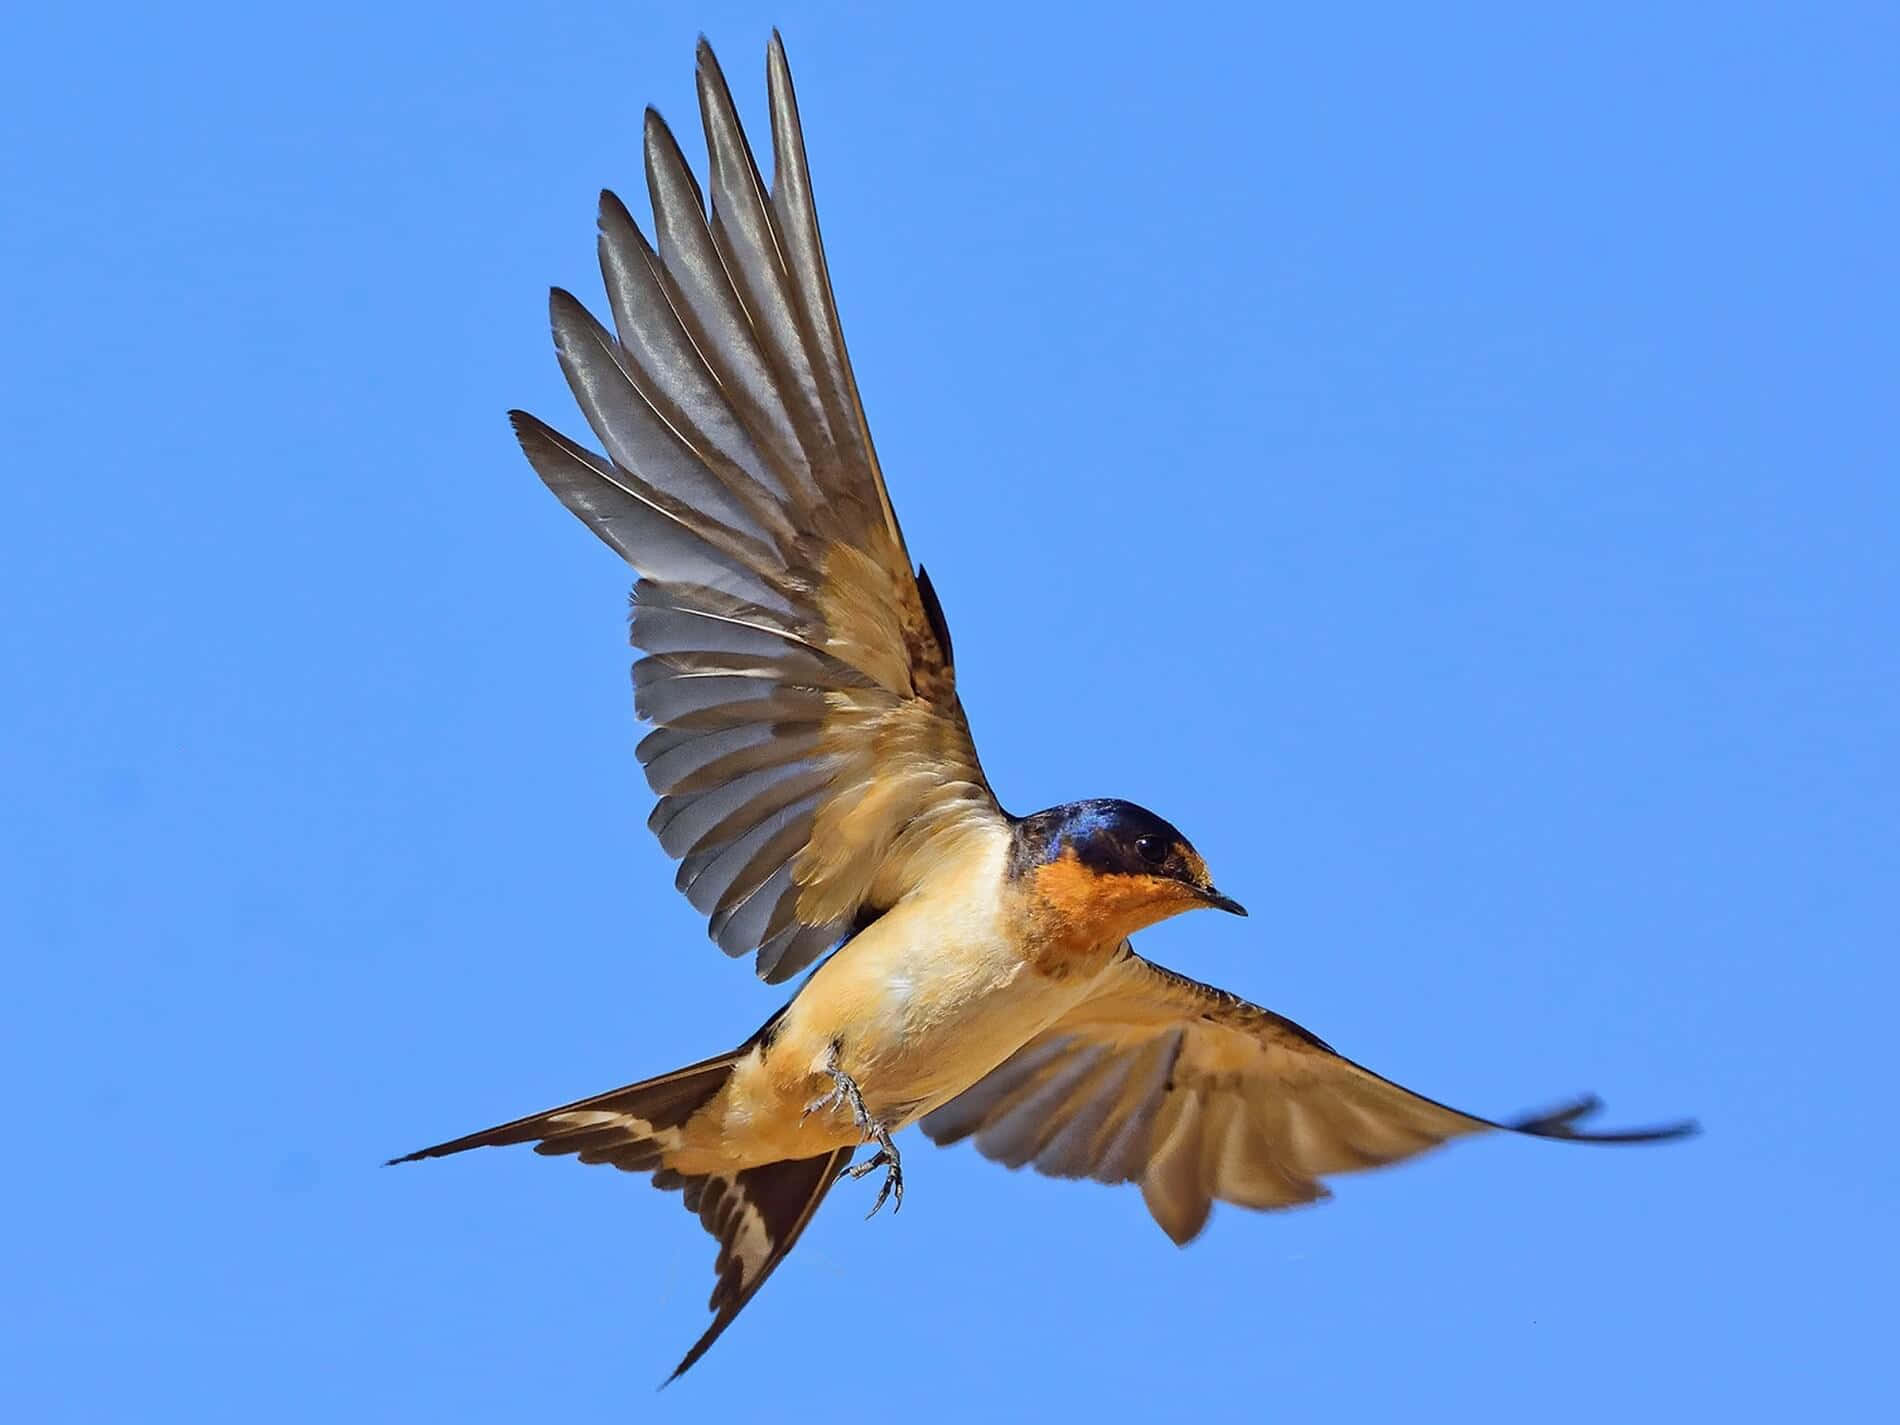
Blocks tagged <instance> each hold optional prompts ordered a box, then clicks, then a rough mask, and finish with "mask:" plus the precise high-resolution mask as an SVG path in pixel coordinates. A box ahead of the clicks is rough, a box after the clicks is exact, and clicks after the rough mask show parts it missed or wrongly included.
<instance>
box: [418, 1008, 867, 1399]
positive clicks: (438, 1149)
mask: <svg viewBox="0 0 1900 1425" xmlns="http://www.w3.org/2000/svg"><path fill="white" fill-rule="evenodd" d="M763 1032H764V1031H761V1033H763ZM751 1047H752V1042H751V1041H749V1042H748V1043H746V1044H745V1045H742V1046H741V1047H740V1048H738V1049H735V1050H733V1051H732V1052H731V1053H730V1054H721V1055H720V1056H719V1057H718V1058H716V1059H707V1060H705V1061H704V1062H703V1063H698V1064H692V1065H689V1066H688V1067H686V1068H684V1069H675V1070H674V1071H673V1072H672V1073H670V1074H662V1075H660V1077H659V1078H657V1079H648V1080H646V1082H644V1083H638V1084H629V1085H627V1087H625V1088H620V1089H613V1090H611V1091H609V1092H607V1093H603V1094H596V1095H594V1097H592V1098H584V1099H581V1100H579V1101H578V1102H576V1103H570V1104H564V1105H563V1106H561V1107H560V1108H551V1109H549V1110H548V1111H547V1112H545V1113H535V1114H530V1115H529V1116H528V1117H526V1118H517V1119H516V1120H515V1121H514V1122H513V1123H504V1124H501V1125H500V1126H499V1127H496V1128H488V1129H484V1130H483V1131H482V1132H480V1133H471V1134H469V1135H468V1136H467V1137H464V1138H452V1139H450V1140H449V1141H448V1142H447V1143H438V1144H436V1145H435V1146H434V1147H433V1148H421V1149H418V1150H417V1151H415V1152H413V1153H407V1154H404V1155H403V1156H402V1157H400V1158H391V1159H390V1160H389V1161H390V1162H391V1163H413V1162H416V1161H417V1160H419V1159H422V1158H442V1157H446V1156H448V1155H449V1154H450V1153H460V1152H464V1151H466V1150H467V1149H470V1148H494V1147H500V1146H502V1145H505V1144H509V1143H532V1144H534V1151H535V1152H537V1153H574V1154H578V1155H579V1157H580V1160H581V1161H582V1162H583V1163H611V1164H613V1166H615V1167H616V1168H622V1169H624V1170H626V1171H627V1172H633V1173H640V1172H650V1173H652V1174H653V1185H654V1186H655V1187H657V1188H664V1189H668V1190H675V1191H678V1192H679V1193H680V1194H681V1196H682V1198H683V1199H684V1200H685V1203H686V1207H687V1209H688V1210H689V1211H691V1212H696V1213H698V1214H699V1220H700V1221H701V1222H703V1223H704V1224H705V1225H706V1230H707V1231H708V1232H710V1233H712V1235H713V1236H714V1237H715V1238H716V1239H718V1242H719V1257H718V1260H717V1261H715V1262H714V1264H713V1270H714V1272H715V1273H716V1274H717V1276H718V1282H717V1284H716V1285H715V1286H714V1287H713V1294H712V1301H711V1303H710V1305H711V1307H712V1310H713V1313H714V1314H713V1322H712V1325H710V1326H708V1327H707V1328H706V1333H705V1335H703V1336H701V1337H700V1338H699V1339H698V1340H697V1341H695V1342H694V1343H693V1349H692V1350H690V1351H688V1352H687V1353H686V1358H685V1359H684V1360H682V1361H681V1362H680V1363H679V1365H678V1366H676V1367H675V1368H674V1370H673V1374H672V1375H670V1376H668V1377H667V1383H668V1384H670V1383H671V1382H673V1381H675V1380H677V1379H679V1377H680V1376H681V1375H682V1374H683V1373H684V1372H685V1371H686V1369H687V1367H689V1366H691V1365H692V1364H693V1362H695V1361H697V1360H698V1359H699V1358H700V1357H701V1356H703V1355H705V1354H706V1351H707V1349H708V1348H709V1347H710V1346H711V1345H712V1343H713V1342H714V1341H716V1340H718V1339H719V1333H720V1332H722V1331H724V1330H725V1329H726V1328H727V1327H728V1326H730V1325H731V1324H732V1320H733V1318H734V1317H735V1316H737V1315H738V1314H739V1312H740V1310H741V1309H742V1308H743V1307H744V1306H745V1304H746V1303H747V1302H748V1301H750V1300H752V1295H753V1293H754V1292H756V1291H757V1290H758V1289H759V1288H760V1287H761V1286H763V1285H764V1284H765V1279H766V1278H767V1277H769V1276H771V1275H772V1271H773V1269H774V1268H775V1267H777V1266H778V1264H779V1263H780V1262H781V1261H783V1260H784V1259H785V1254H786V1253H787V1252H789V1251H791V1250H792V1246H793V1244H794V1243H796V1242H797V1241H798V1238H799V1234H800V1233H802V1232H803V1231H804V1230H805V1224H806V1223H808V1222H810V1221H811V1216H812V1214H813V1213H814V1212H816V1211H817V1210H818V1204H819V1203H820V1202H822V1201H824V1196H825V1194H826V1193H827V1192H829V1191H830V1190H831V1185H832V1184H833V1183H834V1182H836V1181H837V1180H838V1174H840V1173H841V1172H843V1171H844V1169H845V1166H846V1164H848V1163H849V1162H850V1161H851V1153H852V1150H851V1149H850V1148H840V1149H838V1150H837V1151H836V1152H832V1153H825V1154H822V1155H820V1156H819V1157H816V1158H788V1159H786V1160H785V1161H784V1162H781V1163H768V1164H766V1165H765V1166H763V1167H758V1168H745V1169H742V1170H737V1171H734V1172H730V1173H716V1174H707V1175H704V1176H688V1175H686V1174H684V1173H678V1172H675V1171H674V1170H673V1169H671V1168H669V1167H667V1166H666V1156H667V1154H668V1152H669V1151H670V1150H672V1149H673V1148H676V1147H677V1146H679V1141H680V1131H681V1128H682V1126H683V1125H684V1124H685V1122H686V1120H687V1119H689V1118H691V1117H692V1116H693V1115H694V1114H695V1113H697V1112H698V1111H699V1110H700V1109H701V1108H703V1107H705V1106H706V1105H707V1104H708V1103H710V1102H711V1101H712V1100H713V1098H714V1096H715V1095H717V1094H718V1092H719V1090H720V1089H721V1088H722V1087H723V1086H724V1085H725V1082H726V1080H727V1078H729V1077H730V1076H731V1074H732V1068H733V1065H734V1064H736V1063H737V1062H738V1061H739V1059H740V1058H742V1057H743V1056H744V1055H745V1054H746V1053H747V1052H748V1051H749V1050H750V1049H751Z"/></svg>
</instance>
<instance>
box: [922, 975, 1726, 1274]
mask: <svg viewBox="0 0 1900 1425" xmlns="http://www.w3.org/2000/svg"><path fill="white" fill-rule="evenodd" d="M1596 1107H1597V1102H1596V1100H1595V1099H1593V1098H1591V1099H1583V1100H1580V1101H1578V1102H1576V1103H1573V1104H1570V1105H1567V1106H1565V1107H1564V1108H1561V1109H1558V1110H1556V1111H1554V1112H1550V1113H1545V1114H1541V1115H1537V1116H1534V1117H1530V1118H1524V1119H1519V1120H1517V1121H1514V1122H1509V1123H1498V1122H1494V1121H1492V1120H1491V1119H1487V1118H1480V1117H1478V1116H1477V1115H1476V1114H1470V1113H1464V1112H1461V1111H1460V1110H1458V1109H1454V1108H1449V1107H1447V1106H1446V1105H1444V1104H1441V1103H1437V1102H1435V1101H1433V1100H1432V1099H1428V1098H1425V1097H1423V1096H1422V1095H1420V1094H1416V1093H1413V1092H1412V1091H1411V1090H1410V1089H1406V1088H1401V1087H1400V1086H1399V1085H1397V1084H1395V1083H1393V1082H1392V1081H1391V1080H1389V1079H1385V1078H1381V1077H1380V1076H1379V1075H1377V1074H1375V1073H1373V1072H1372V1071H1371V1070H1370V1069H1366V1068H1363V1067H1361V1066H1360V1065H1358V1064H1355V1063H1353V1062H1352V1061H1351V1060H1350V1059H1347V1058H1345V1057H1344V1056H1342V1055H1340V1054H1339V1053H1337V1052H1336V1051H1335V1050H1333V1049H1332V1048H1331V1047H1330V1046H1329V1045H1327V1044H1326V1043H1325V1042H1324V1041H1323V1040H1321V1039H1320V1038H1319V1037H1318V1036H1316V1035H1314V1034H1312V1033H1311V1032H1310V1031H1308V1030H1306V1029H1303V1028H1301V1027H1300V1026H1299V1025H1297V1024H1295V1023H1294V1022H1293V1021H1292V1020H1290V1019H1287V1018H1284V1017H1283V1016H1281V1015H1278V1014H1275V1013H1273V1011H1271V1010H1268V1009H1262V1008H1261V1007H1260V1006H1259V1005H1256V1004H1249V1003H1248V1002H1247V1001H1246V1000H1243V999H1241V998H1239V997H1238V996H1237V995H1232V994H1229V993H1228V992H1227V991H1226V990H1220V989H1215V988H1214V987H1213V986H1211V985H1204V984H1201V983H1200V982H1199V981H1197V980H1191V979H1188V978H1187V977H1186V976H1185V975H1177V974H1176V973H1174V972H1173V971H1172V970H1166V969H1163V968H1162V967H1161V966H1159V965H1155V964H1153V963H1151V962H1149V961H1147V960H1144V959H1142V958H1141V957H1140V956H1139V955H1136V954H1135V953H1134V952H1133V951H1128V952H1126V953H1125V954H1124V955H1123V957H1122V958H1121V959H1120V960H1118V961H1117V962H1116V964H1115V965H1114V966H1112V967H1111V968H1110V970H1109V971H1108V972H1107V973H1106V974H1105V975H1104V976H1103V980H1102V984H1101V986H1100V988H1099V989H1098V990H1097V992H1096V993H1095V994H1093V995H1091V996H1090V998H1089V999H1088V1000H1086V1001H1084V1002H1083V1003H1082V1004H1081V1005H1079V1006H1077V1007H1076V1008H1075V1009H1074V1010H1071V1011H1070V1012H1069V1014H1067V1015H1066V1016H1064V1017H1063V1018H1062V1019H1060V1020H1058V1021H1057V1022H1056V1023H1055V1024H1054V1025H1052V1026H1051V1027H1050V1028H1049V1029H1047V1030H1045V1031H1044V1032H1043V1033H1042V1034H1041V1035H1039V1036H1037V1037H1036V1038H1035V1039H1033V1040H1031V1041H1030V1042H1029V1043H1028V1044H1027V1045H1025V1046H1024V1047H1023V1048H1022V1049H1021V1050H1019V1051H1017V1053H1016V1054H1015V1055H1013V1056H1012V1057H1011V1058H1010V1059H1008V1060H1007V1061H1005V1062H1004V1063H1003V1065H1002V1066H1001V1067H999V1068H997V1069H996V1070H995V1071H993V1072H992V1073H990V1074H989V1075H988V1076H987V1077H985V1078H984V1079H982V1080H981V1081H979V1082H978V1083H977V1084H976V1085H975V1086H974V1087H973V1088H970V1089H969V1090H967V1091H965V1092H964V1093H963V1094H961V1095H959V1096H958V1097H956V1098H954V1099H952V1100H951V1101H950V1102H949V1103H947V1104H945V1105H944V1106H943V1107H942V1108H939V1109H937V1110H936V1111H935V1112H933V1113H931V1114H930V1115H928V1116H927V1117H926V1118H925V1119H924V1120H923V1129H924V1132H925V1133H927V1134H928V1135H929V1136H930V1137H931V1138H932V1139H934V1140H935V1141H936V1142H938V1143H954V1142H956V1141H958V1140H959V1139H962V1138H965V1137H971V1136H974V1138H975V1141H976V1146H977V1148H978V1150H979V1151H980V1152H982V1153H984V1154H985V1155H987V1156H988V1157H991V1158H995V1159H996V1160H997V1161H999V1162H1002V1163H1004V1164H1006V1165H1008V1166H1010V1167H1019V1166H1021V1165H1023V1164H1025V1163H1030V1164H1033V1165H1034V1166H1035V1167H1036V1168H1037V1170H1038V1171H1041V1172H1045V1173H1050V1174H1052V1175H1054V1176H1057V1177H1092V1178H1095V1179H1097V1180H1099V1181H1102V1182H1130V1181H1135V1182H1139V1183H1140V1184H1141V1191H1142V1196H1143V1198H1144V1199H1145V1201H1146V1202H1147V1205H1148V1209H1149V1211H1150V1212H1151V1213H1152V1214H1153V1215H1154V1219H1155V1221H1156V1222H1158V1223H1160V1224H1161V1227H1162V1230H1163V1231H1165V1232H1166V1233H1167V1234H1168V1235H1169V1236H1170V1237H1171V1238H1173V1239H1174V1240H1175V1241H1176V1242H1179V1243H1184V1244H1185V1243H1186V1242H1189V1241H1191V1240H1192V1239H1193V1238H1194V1237H1195V1236H1196V1235H1197V1234H1199V1232H1200V1231H1201V1229H1202V1227H1204V1226H1205V1225H1206V1223H1207V1217H1208V1213H1209V1212H1210V1210H1211V1209H1212V1207H1213V1204H1214V1203H1215V1202H1216V1201H1221V1202H1232V1203H1238V1204H1239V1205H1241V1206H1243V1207H1252V1208H1274V1207H1291V1206H1294V1205H1296V1204H1299V1203H1304V1202H1314V1201H1317V1200H1319V1199H1321V1198H1324V1197H1326V1196H1327V1191H1326V1188H1325V1187H1324V1186H1323V1185H1322V1183H1321V1181H1320V1179H1322V1178H1324V1177H1328V1176H1330V1175H1332V1174H1334V1173H1349V1172H1357V1171H1359V1170H1361V1169H1364V1168H1373V1167H1379V1166H1381V1165H1383V1164H1386V1163H1395V1162H1398V1161H1400V1160H1401V1159H1404V1158H1410V1157H1413V1156H1415V1155H1417V1154H1419V1153H1423V1152H1425V1151H1427V1150H1429V1149H1431V1148H1435V1147H1437V1146H1438V1145H1440V1144H1441V1143H1445V1142H1448V1141H1449V1140H1451V1139H1453V1138H1458V1137H1462V1136H1464V1135H1466V1134H1470V1133H1483V1132H1487V1131H1490V1130H1493V1129H1505V1130H1509V1131H1512V1132H1518V1133H1527V1134H1530V1135H1532V1136H1534V1137H1540V1138H1569V1139H1577V1140H1582V1141H1590V1142H1609V1143H1639V1142H1652V1141H1658V1140H1661V1139H1666V1138H1674V1137H1680V1136H1682V1135H1683V1134H1685V1133H1689V1132H1693V1131H1694V1126H1693V1125H1692V1124H1687V1123H1683V1124H1674V1125H1670V1126H1668V1127H1663V1128H1654V1129H1640V1130H1635V1131H1628V1132H1618V1133H1590V1132H1586V1131H1583V1130H1581V1129H1578V1128H1577V1127H1576V1126H1575V1125H1576V1123H1577V1121H1578V1120H1579V1119H1581V1118H1583V1117H1584V1116H1585V1115H1586V1114H1588V1113H1590V1112H1592V1111H1594V1110H1595V1108H1596Z"/></svg>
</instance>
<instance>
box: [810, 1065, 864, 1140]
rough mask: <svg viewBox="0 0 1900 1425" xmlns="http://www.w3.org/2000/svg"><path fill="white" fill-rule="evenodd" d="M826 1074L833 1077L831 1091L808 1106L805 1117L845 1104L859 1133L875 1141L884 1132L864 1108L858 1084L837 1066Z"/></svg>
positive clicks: (829, 1067) (833, 1066) (831, 1067)
mask: <svg viewBox="0 0 1900 1425" xmlns="http://www.w3.org/2000/svg"><path fill="white" fill-rule="evenodd" d="M825 1072H826V1073H827V1074H830V1075H831V1091H830V1092H829V1093H826V1094H823V1095H820V1096H819V1097H818V1098H815V1099H813V1100H812V1101H811V1102H810V1103H808V1104H806V1105H805V1112H804V1114H803V1117H806V1118H810V1117H811V1116H812V1115H813V1114H814V1113H824V1112H827V1111H828V1110H830V1109H833V1108H836V1107H837V1106H838V1105H839V1104H845V1105H847V1106H848V1107H849V1108H850V1110H851V1117H852V1120H853V1121H854V1122H855V1123H856V1124H857V1125H858V1132H860V1133H862V1134H863V1135H864V1136H865V1139H866V1140H867V1141H869V1140H872V1139H875V1138H876V1137H877V1135H878V1134H879V1133H880V1132H882V1131H883V1130H882V1129H880V1128H879V1127H878V1124H877V1120H876V1119H874V1118H872V1117H871V1110H870V1109H868V1108H866V1107H865V1106H864V1095H863V1094H862V1093H860V1092H859V1091H858V1085H857V1082H856V1081H855V1080H854V1079H853V1078H852V1077H851V1075H849V1074H847V1073H846V1072H845V1071H844V1070H843V1069H840V1068H838V1067H837V1066H836V1065H835V1064H834V1065H830V1066H828V1067H827V1068H826V1069H825Z"/></svg>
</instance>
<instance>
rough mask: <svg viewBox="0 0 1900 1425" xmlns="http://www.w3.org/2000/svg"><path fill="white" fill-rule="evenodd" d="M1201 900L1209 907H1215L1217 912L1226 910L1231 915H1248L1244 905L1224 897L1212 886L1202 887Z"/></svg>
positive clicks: (1231, 898)
mask: <svg viewBox="0 0 1900 1425" xmlns="http://www.w3.org/2000/svg"><path fill="white" fill-rule="evenodd" d="M1201 899H1202V900H1203V901H1205V902H1206V903H1207V904H1208V905H1211V906H1212V907H1214V909H1215V910H1224V911H1226V912H1227V913H1228V914H1229V915H1245V914H1246V913H1247V907H1246V906H1244V905H1242V904H1241V903H1240V902H1239V901H1237V900H1235V899H1234V898H1233V897H1232V896H1224V895H1222V894H1221V893H1220V892H1219V891H1217V890H1215V889H1214V888H1213V887H1212V886H1204V887H1202V889H1201Z"/></svg>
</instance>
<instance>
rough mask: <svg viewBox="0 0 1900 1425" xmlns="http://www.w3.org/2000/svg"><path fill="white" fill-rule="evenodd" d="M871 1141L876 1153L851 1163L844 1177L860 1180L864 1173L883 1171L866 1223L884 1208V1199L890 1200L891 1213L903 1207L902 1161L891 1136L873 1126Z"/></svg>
mask: <svg viewBox="0 0 1900 1425" xmlns="http://www.w3.org/2000/svg"><path fill="white" fill-rule="evenodd" d="M871 1136H872V1140H873V1141H874V1142H875V1143H876V1144H877V1152H875V1153H873V1154H872V1155H871V1156H870V1157H868V1158H866V1159H865V1160H864V1161H863V1162H862V1163H853V1164H852V1165H851V1166H850V1167H848V1168H846V1169H845V1170H844V1171H845V1176H847V1177H852V1178H861V1177H863V1176H864V1175H865V1174H866V1173H871V1172H876V1171H877V1170H878V1169H879V1168H883V1169H884V1182H883V1184H882V1185H881V1186H880V1187H879V1188H878V1190H877V1201H876V1202H874V1203H872V1204H871V1210H870V1211H869V1212H867V1213H865V1214H864V1217H865V1220H866V1221H867V1222H868V1221H869V1220H870V1219H871V1218H873V1217H876V1216H877V1211H878V1209H879V1208H880V1207H882V1206H884V1199H885V1198H887V1197H888V1198H889V1199H890V1200H891V1211H892V1212H896V1211H897V1210H898V1209H899V1208H901V1207H903V1205H904V1160H903V1159H902V1158H901V1157H899V1156H898V1152H897V1145H896V1144H895V1143H893V1142H892V1141H891V1135H890V1134H889V1133H888V1132H887V1131H886V1130H885V1129H884V1127H883V1126H882V1125H881V1124H880V1125H874V1131H873V1133H872V1135H871Z"/></svg>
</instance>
